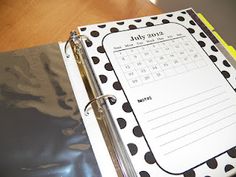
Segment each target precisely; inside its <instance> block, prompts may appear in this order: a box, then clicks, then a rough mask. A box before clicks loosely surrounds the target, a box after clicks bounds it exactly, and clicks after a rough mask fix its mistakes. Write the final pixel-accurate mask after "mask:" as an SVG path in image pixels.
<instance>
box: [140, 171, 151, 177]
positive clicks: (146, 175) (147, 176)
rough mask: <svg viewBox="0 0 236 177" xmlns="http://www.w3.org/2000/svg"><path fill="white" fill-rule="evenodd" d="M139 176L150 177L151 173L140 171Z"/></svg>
mask: <svg viewBox="0 0 236 177" xmlns="http://www.w3.org/2000/svg"><path fill="white" fill-rule="evenodd" d="M139 175H140V177H150V175H149V173H148V172H146V171H140V172H139Z"/></svg>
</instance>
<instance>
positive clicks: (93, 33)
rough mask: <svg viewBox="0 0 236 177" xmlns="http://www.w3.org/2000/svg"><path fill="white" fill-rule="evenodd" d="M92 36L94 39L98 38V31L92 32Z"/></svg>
mask: <svg viewBox="0 0 236 177" xmlns="http://www.w3.org/2000/svg"><path fill="white" fill-rule="evenodd" d="M90 35H91V36H93V37H98V36H99V32H98V31H91V33H90Z"/></svg>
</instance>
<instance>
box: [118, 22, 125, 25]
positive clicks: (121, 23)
mask: <svg viewBox="0 0 236 177" xmlns="http://www.w3.org/2000/svg"><path fill="white" fill-rule="evenodd" d="M116 24H117V25H124V24H125V22H117V23H116Z"/></svg>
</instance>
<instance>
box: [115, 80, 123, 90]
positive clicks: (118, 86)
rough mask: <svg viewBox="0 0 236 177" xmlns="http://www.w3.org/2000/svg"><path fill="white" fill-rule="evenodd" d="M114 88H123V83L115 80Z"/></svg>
mask: <svg viewBox="0 0 236 177" xmlns="http://www.w3.org/2000/svg"><path fill="white" fill-rule="evenodd" d="M113 88H114V89H115V90H121V89H122V87H121V84H120V82H118V81H117V82H114V83H113Z"/></svg>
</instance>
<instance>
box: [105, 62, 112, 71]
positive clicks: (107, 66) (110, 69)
mask: <svg viewBox="0 0 236 177" xmlns="http://www.w3.org/2000/svg"><path fill="white" fill-rule="evenodd" d="M105 69H106V70H107V71H112V70H113V67H112V65H111V63H106V64H105Z"/></svg>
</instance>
